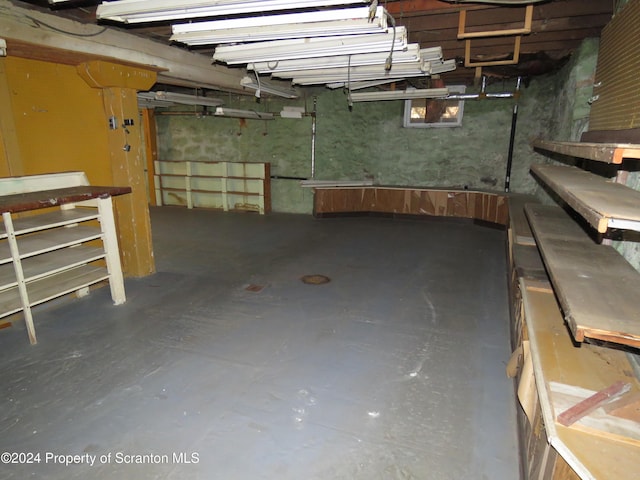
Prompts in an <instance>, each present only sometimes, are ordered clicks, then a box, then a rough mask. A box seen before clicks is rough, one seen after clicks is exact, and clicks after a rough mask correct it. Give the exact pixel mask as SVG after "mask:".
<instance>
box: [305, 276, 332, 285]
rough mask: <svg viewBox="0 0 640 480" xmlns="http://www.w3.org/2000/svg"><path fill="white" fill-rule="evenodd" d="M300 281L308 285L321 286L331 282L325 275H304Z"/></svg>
mask: <svg viewBox="0 0 640 480" xmlns="http://www.w3.org/2000/svg"><path fill="white" fill-rule="evenodd" d="M300 280H302V283H306V284H309V285H322V284H323V283H329V282H330V281H331V279H330V278H329V277H327V276H326V275H304V276H303V277H301V278H300Z"/></svg>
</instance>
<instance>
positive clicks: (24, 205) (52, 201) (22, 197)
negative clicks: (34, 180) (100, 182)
mask: <svg viewBox="0 0 640 480" xmlns="http://www.w3.org/2000/svg"><path fill="white" fill-rule="evenodd" d="M125 193H131V188H130V187H103V186H80V187H69V188H57V189H54V190H42V191H36V192H29V193H18V194H15V195H2V196H0V212H2V213H4V212H11V213H17V212H26V211H27V210H37V209H39V208H49V207H55V206H58V205H64V204H66V203H75V202H83V201H86V200H91V199H94V198H105V197H109V196H115V195H124V194H125Z"/></svg>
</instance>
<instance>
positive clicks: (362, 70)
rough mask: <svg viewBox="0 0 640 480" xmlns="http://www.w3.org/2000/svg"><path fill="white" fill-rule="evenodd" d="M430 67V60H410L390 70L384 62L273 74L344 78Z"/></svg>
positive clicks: (402, 72) (426, 71) (392, 73)
mask: <svg viewBox="0 0 640 480" xmlns="http://www.w3.org/2000/svg"><path fill="white" fill-rule="evenodd" d="M430 68H431V62H412V63H401V64H398V65H394V66H393V68H392V69H391V70H386V69H385V67H384V63H381V64H378V65H365V66H362V67H351V68H348V67H344V68H321V69H317V70H296V71H292V72H281V73H276V74H274V75H273V76H274V77H279V78H292V77H296V78H303V77H320V76H324V75H344V77H345V78H346V77H347V75H348V74H350V75H352V76H354V77H357V76H358V75H361V74H368V73H375V74H379V75H381V76H384V75H385V74H389V75H402V74H404V73H405V72H416V71H419V72H422V73H427V74H428V73H429V72H430Z"/></svg>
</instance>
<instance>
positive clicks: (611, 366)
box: [520, 279, 640, 480]
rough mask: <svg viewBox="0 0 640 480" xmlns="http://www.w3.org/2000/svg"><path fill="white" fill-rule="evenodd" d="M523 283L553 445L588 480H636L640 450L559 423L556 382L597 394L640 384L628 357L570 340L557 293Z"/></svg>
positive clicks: (533, 353) (539, 388) (540, 391)
mask: <svg viewBox="0 0 640 480" xmlns="http://www.w3.org/2000/svg"><path fill="white" fill-rule="evenodd" d="M531 283H532V282H530V281H529V280H527V279H521V280H520V286H521V290H522V295H523V301H524V308H525V317H526V320H527V321H526V324H527V332H528V334H529V342H530V348H531V357H532V361H533V367H534V375H535V379H536V388H537V391H538V397H539V399H540V406H541V410H542V414H543V419H544V424H545V429H546V433H547V437H548V440H549V442H550V443H551V445H552V446H553V447H554V448H555V450H557V451H558V453H559V454H560V455H561V456H562V457H563V458H564V459H565V460H566V462H567V463H568V464H569V465H570V466H571V468H572V469H573V470H574V471H575V472H576V473H577V474H578V475H579V476H580V478H582V479H596V478H597V479H599V480H609V479H611V480H627V479H629V480H631V479H634V478H635V476H636V474H637V472H638V471H640V448H639V447H638V446H637V445H634V444H631V443H628V442H620V441H618V440H616V439H613V438H610V437H607V436H603V435H595V434H593V433H590V432H587V431H582V430H579V429H576V428H574V427H563V426H562V425H560V424H558V423H557V422H556V412H555V409H554V405H553V403H552V397H551V382H556V383H570V384H571V385H575V386H579V387H581V388H585V389H589V390H592V391H599V390H602V389H603V388H606V387H607V386H608V385H610V384H611V383H612V382H615V381H618V380H620V381H623V382H629V383H632V384H633V385H634V386H633V388H634V390H638V382H637V380H636V379H634V378H633V375H632V373H631V372H630V367H629V362H628V360H627V358H626V355H625V354H624V352H621V351H618V350H614V349H606V348H601V347H597V346H593V345H589V344H584V345H581V346H580V347H576V346H575V345H574V343H573V342H572V341H571V338H570V336H569V335H567V332H566V329H565V326H564V324H563V319H562V314H561V312H560V308H559V305H558V303H557V301H556V298H555V296H554V294H553V293H552V292H541V291H538V290H537V289H530V288H529V286H530V284H531Z"/></svg>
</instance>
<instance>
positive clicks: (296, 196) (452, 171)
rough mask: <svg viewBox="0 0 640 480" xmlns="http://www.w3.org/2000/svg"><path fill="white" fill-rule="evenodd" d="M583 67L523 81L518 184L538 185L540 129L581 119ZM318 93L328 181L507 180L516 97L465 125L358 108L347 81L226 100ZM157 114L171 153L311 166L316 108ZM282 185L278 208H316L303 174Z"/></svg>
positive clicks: (469, 106)
mask: <svg viewBox="0 0 640 480" xmlns="http://www.w3.org/2000/svg"><path fill="white" fill-rule="evenodd" d="M578 65H581V64H580V62H578ZM576 68H577V70H576ZM580 68H582V67H580V66H579V67H565V69H563V70H562V71H561V72H559V73H557V74H549V75H545V76H540V77H535V78H533V79H532V80H531V82H530V84H529V86H528V87H527V88H523V90H522V94H521V96H520V99H519V103H518V123H517V130H516V141H515V148H514V159H513V170H512V176H511V191H514V192H522V193H532V192H534V191H535V190H536V188H537V184H536V182H535V180H534V179H533V178H532V177H531V175H530V174H529V166H530V164H531V162H532V161H538V162H539V161H546V160H545V159H544V157H542V156H541V155H538V154H536V153H533V152H532V150H531V146H530V142H531V140H532V139H533V138H536V137H544V138H550V137H551V136H553V135H550V132H551V133H552V134H557V135H564V133H565V132H564V131H563V128H566V127H562V125H567V122H566V121H565V120H566V119H567V118H568V119H570V122H569V123H573V118H574V116H575V115H576V114H574V113H573V112H574V110H575V103H576V102H575V100H573V101H572V102H569V103H567V104H566V105H564V104H563V102H562V101H561V100H562V96H561V95H559V92H560V91H561V89H562V88H563V86H564V85H566V84H567V82H568V79H569V78H570V77H571V78H573V77H575V80H574V81H575V82H577V83H576V85H577V84H580V85H581V84H582V83H581V82H583V79H582V76H583V74H582V73H580ZM594 68H595V62H594ZM574 71H575V72H576V73H573V72H574ZM572 75H573V77H572ZM585 85H586V84H585ZM514 89H515V80H509V81H505V82H502V81H500V82H498V83H495V84H492V85H490V86H489V87H488V91H493V92H496V91H513V90H514ZM574 90H576V89H575V88H574ZM476 91H477V90H476ZM467 92H468V93H473V92H474V89H473V88H468V89H467ZM314 96H315V97H316V98H317V135H316V178H317V179H319V180H364V179H372V180H373V181H374V183H376V184H380V185H407V186H436V187H456V188H469V189H482V190H496V191H503V189H504V178H505V171H506V163H507V154H508V146H509V135H510V131H511V119H512V111H513V105H514V101H513V100H512V99H487V100H481V101H479V100H467V101H466V103H465V110H464V118H463V122H462V123H463V125H462V127H458V128H437V129H425V128H404V127H403V126H402V119H403V109H404V102H403V101H384V102H368V103H356V104H354V106H353V109H352V111H349V109H348V106H347V98H346V96H345V94H344V93H343V92H342V91H341V90H340V91H330V90H326V89H317V90H315V91H314V92H312V94H310V95H309V96H308V97H307V98H306V99H304V100H299V101H293V102H292V101H274V100H269V101H264V100H263V103H262V104H256V103H255V101H254V99H253V98H251V97H237V96H228V97H225V101H226V106H228V107H234V108H244V109H258V110H264V111H271V112H279V111H280V110H281V108H282V106H283V105H298V106H303V105H306V107H307V109H308V111H311V110H312V109H313V97H314ZM571 98H572V99H573V98H576V94H572V96H571ZM566 102H568V100H566ZM581 102H582V100H579V101H578V103H581ZM561 107H562V108H561ZM559 109H560V110H562V111H559ZM187 110H188V109H187ZM191 113H193V110H191ZM577 115H578V116H579V115H582V114H581V113H580V114H577ZM157 122H158V135H159V155H160V158H161V159H190V160H198V159H209V160H227V161H261V162H263V161H264V162H271V164H272V174H273V175H276V176H293V177H305V178H307V177H309V176H310V175H311V124H312V121H311V118H310V117H306V118H303V119H302V120H293V119H281V118H276V119H275V120H273V121H258V120H246V121H240V120H238V119H227V118H216V117H211V116H208V117H200V118H199V117H197V116H195V115H189V116H177V115H164V116H163V115H158V116H157ZM568 134H569V133H568V132H567V135H568ZM272 188H273V192H272V198H273V210H274V211H279V212H293V213H310V212H311V211H312V200H313V197H312V195H313V194H312V192H311V191H310V190H308V189H304V188H302V187H300V186H299V182H298V181H296V180H284V179H274V180H273V184H272Z"/></svg>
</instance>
